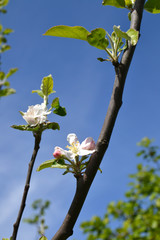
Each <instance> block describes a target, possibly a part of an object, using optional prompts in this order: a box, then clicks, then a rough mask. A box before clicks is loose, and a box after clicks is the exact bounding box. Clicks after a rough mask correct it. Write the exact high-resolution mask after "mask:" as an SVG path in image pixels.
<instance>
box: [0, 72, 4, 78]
mask: <svg viewBox="0 0 160 240" xmlns="http://www.w3.org/2000/svg"><path fill="white" fill-rule="evenodd" d="M4 78H5V73H4V72H2V71H0V80H3V79H4Z"/></svg>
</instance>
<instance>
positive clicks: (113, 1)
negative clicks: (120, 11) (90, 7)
mask: <svg viewBox="0 0 160 240" xmlns="http://www.w3.org/2000/svg"><path fill="white" fill-rule="evenodd" d="M102 4H103V5H104V6H106V5H110V6H113V7H117V8H125V1H124V0H103V2H102Z"/></svg>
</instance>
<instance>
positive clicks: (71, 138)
mask: <svg viewBox="0 0 160 240" xmlns="http://www.w3.org/2000/svg"><path fill="white" fill-rule="evenodd" d="M67 141H68V142H69V144H70V145H72V144H73V143H77V142H78V138H77V136H76V134H75V133H70V134H68V136H67Z"/></svg>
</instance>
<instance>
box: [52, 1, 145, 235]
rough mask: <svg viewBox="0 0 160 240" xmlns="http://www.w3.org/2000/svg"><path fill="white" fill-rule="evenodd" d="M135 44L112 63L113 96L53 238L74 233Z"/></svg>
mask: <svg viewBox="0 0 160 240" xmlns="http://www.w3.org/2000/svg"><path fill="white" fill-rule="evenodd" d="M144 2H145V0H136V2H135V7H134V10H133V12H132V15H131V19H132V20H131V25H130V28H133V29H135V30H137V31H139V30H140V25H141V19H142V13H143V8H144ZM134 50H135V46H131V44H128V48H127V49H126V50H125V52H124V53H123V56H122V59H121V62H120V64H118V65H117V66H115V73H116V76H115V82H114V86H113V91H112V96H111V100H110V103H109V107H108V111H107V114H106V117H105V121H104V124H103V127H102V130H101V133H100V136H99V139H98V142H97V144H96V149H97V150H96V152H95V153H93V155H92V156H91V158H90V161H89V164H88V166H87V169H86V172H85V173H84V175H83V176H82V177H80V178H77V189H76V193H75V196H74V199H73V202H72V204H71V206H70V209H69V211H68V213H67V215H66V217H65V219H64V221H63V224H62V225H61V227H60V228H59V230H58V231H57V233H56V234H55V235H54V237H53V238H52V240H66V239H67V238H68V237H70V236H71V235H72V234H73V227H74V225H75V223H76V220H77V218H78V216H79V213H80V211H81V209H82V206H83V203H84V201H85V198H86V196H87V193H88V191H89V188H90V186H91V184H92V182H93V180H94V177H95V175H96V173H97V171H98V168H99V165H100V163H101V161H102V159H103V156H104V154H105V152H106V150H107V148H108V145H109V142H110V138H111V134H112V131H113V128H114V124H115V121H116V118H117V115H118V112H119V109H120V107H121V105H122V95H123V90H124V84H125V80H126V76H127V73H128V69H129V66H130V63H131V60H132V57H133V54H134Z"/></svg>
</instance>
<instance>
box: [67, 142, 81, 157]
mask: <svg viewBox="0 0 160 240" xmlns="http://www.w3.org/2000/svg"><path fill="white" fill-rule="evenodd" d="M79 145H80V144H79V141H76V142H73V143H71V146H68V145H67V146H66V148H68V149H69V150H70V151H71V152H72V153H74V154H75V155H78V151H79Z"/></svg>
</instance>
